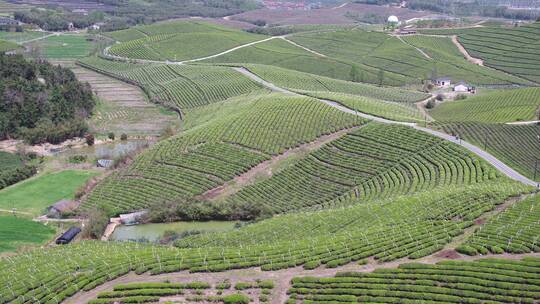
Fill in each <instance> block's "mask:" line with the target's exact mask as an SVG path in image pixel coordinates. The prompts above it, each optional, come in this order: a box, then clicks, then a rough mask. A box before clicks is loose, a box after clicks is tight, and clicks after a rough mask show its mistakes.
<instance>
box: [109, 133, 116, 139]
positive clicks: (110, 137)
mask: <svg viewBox="0 0 540 304" xmlns="http://www.w3.org/2000/svg"><path fill="white" fill-rule="evenodd" d="M107 137H108V138H109V139H110V140H114V138H115V135H114V133H113V132H109V134H107Z"/></svg>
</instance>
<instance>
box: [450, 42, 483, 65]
mask: <svg viewBox="0 0 540 304" xmlns="http://www.w3.org/2000/svg"><path fill="white" fill-rule="evenodd" d="M452 42H453V43H454V44H455V45H456V47H457V48H458V50H459V52H460V53H461V54H463V56H465V58H466V59H467V61H469V62H470V63H474V64H477V65H480V66H484V61H483V60H482V59H480V58H474V57H472V56H471V55H470V54H469V52H467V50H466V49H465V47H464V46H463V45H462V44H461V43H460V42H459V41H458V39H457V36H456V35H453V36H452Z"/></svg>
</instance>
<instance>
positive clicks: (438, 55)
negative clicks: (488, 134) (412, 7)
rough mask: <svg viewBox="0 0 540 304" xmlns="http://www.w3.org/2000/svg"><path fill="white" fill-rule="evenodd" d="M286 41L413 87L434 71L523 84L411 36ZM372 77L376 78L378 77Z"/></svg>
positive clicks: (354, 33)
mask: <svg viewBox="0 0 540 304" xmlns="http://www.w3.org/2000/svg"><path fill="white" fill-rule="evenodd" d="M290 39H291V40H292V41H294V42H296V43H298V44H300V45H303V46H305V47H307V48H309V49H311V50H314V51H316V52H319V53H322V54H324V55H326V56H329V57H331V58H336V59H339V60H344V61H347V62H352V63H355V64H358V65H359V67H360V69H359V70H362V71H364V69H363V66H368V67H370V68H372V69H375V71H378V70H383V71H385V74H383V76H384V77H386V74H388V75H393V74H397V75H402V76H404V77H407V78H409V79H414V80H415V82H416V83H418V82H420V81H421V80H423V79H430V78H431V77H432V75H433V74H434V71H435V74H438V75H439V76H447V77H451V78H452V79H454V81H458V80H465V81H467V82H470V83H473V84H476V85H489V84H512V83H526V81H524V80H522V79H519V78H517V77H513V76H511V75H507V74H505V73H501V72H499V71H496V70H493V69H486V68H483V67H479V66H476V65H474V64H471V63H469V62H467V61H466V60H465V59H463V56H460V55H459V54H458V53H457V48H456V47H455V46H454V45H453V44H452V43H451V41H450V40H448V39H439V38H431V37H416V36H415V37H413V38H405V39H407V40H402V39H401V38H396V37H393V36H389V35H386V34H383V33H376V32H365V31H361V30H349V31H337V32H328V33H306V34H304V33H300V34H297V35H294V36H292V37H291V38H290ZM418 47H421V48H422V50H424V53H422V52H420V51H419V50H418V49H417V48H418ZM426 54H427V56H426ZM368 71H369V70H366V71H365V72H368ZM442 74H444V75H442ZM359 76H362V75H359ZM366 76H367V75H366V73H364V77H366ZM375 76H376V78H379V77H380V75H379V74H378V73H377V74H375ZM389 77H391V76H389ZM409 81H410V80H409ZM370 82H373V81H370ZM376 83H377V82H376Z"/></svg>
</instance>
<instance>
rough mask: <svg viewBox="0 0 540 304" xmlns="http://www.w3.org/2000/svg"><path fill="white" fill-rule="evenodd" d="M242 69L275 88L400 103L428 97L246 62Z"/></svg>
mask: <svg viewBox="0 0 540 304" xmlns="http://www.w3.org/2000/svg"><path fill="white" fill-rule="evenodd" d="M246 68H247V69H248V70H249V71H250V72H252V73H254V74H256V75H257V76H259V77H261V78H262V79H264V80H266V81H268V82H271V83H273V84H275V85H276V86H278V87H281V88H286V89H289V90H291V91H297V92H300V93H306V91H313V92H323V91H327V92H335V93H346V94H351V95H358V96H362V97H369V98H375V99H380V100H385V101H391V102H404V103H412V102H417V101H421V100H424V99H426V98H428V97H429V96H430V95H429V94H426V93H422V92H418V91H412V90H404V89H397V88H387V87H378V86H374V85H370V84H365V83H357V82H351V81H342V80H337V79H333V78H329V77H322V76H317V75H314V74H308V73H302V72H296V71H292V70H288V69H283V68H278V67H273V66H267V65H246Z"/></svg>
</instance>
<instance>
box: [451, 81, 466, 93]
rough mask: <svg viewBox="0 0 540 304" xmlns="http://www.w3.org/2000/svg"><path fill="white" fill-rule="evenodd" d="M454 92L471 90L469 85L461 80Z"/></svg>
mask: <svg viewBox="0 0 540 304" xmlns="http://www.w3.org/2000/svg"><path fill="white" fill-rule="evenodd" d="M454 92H469V86H468V85H466V84H465V83H463V82H460V83H458V84H457V85H456V86H455V87H454Z"/></svg>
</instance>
